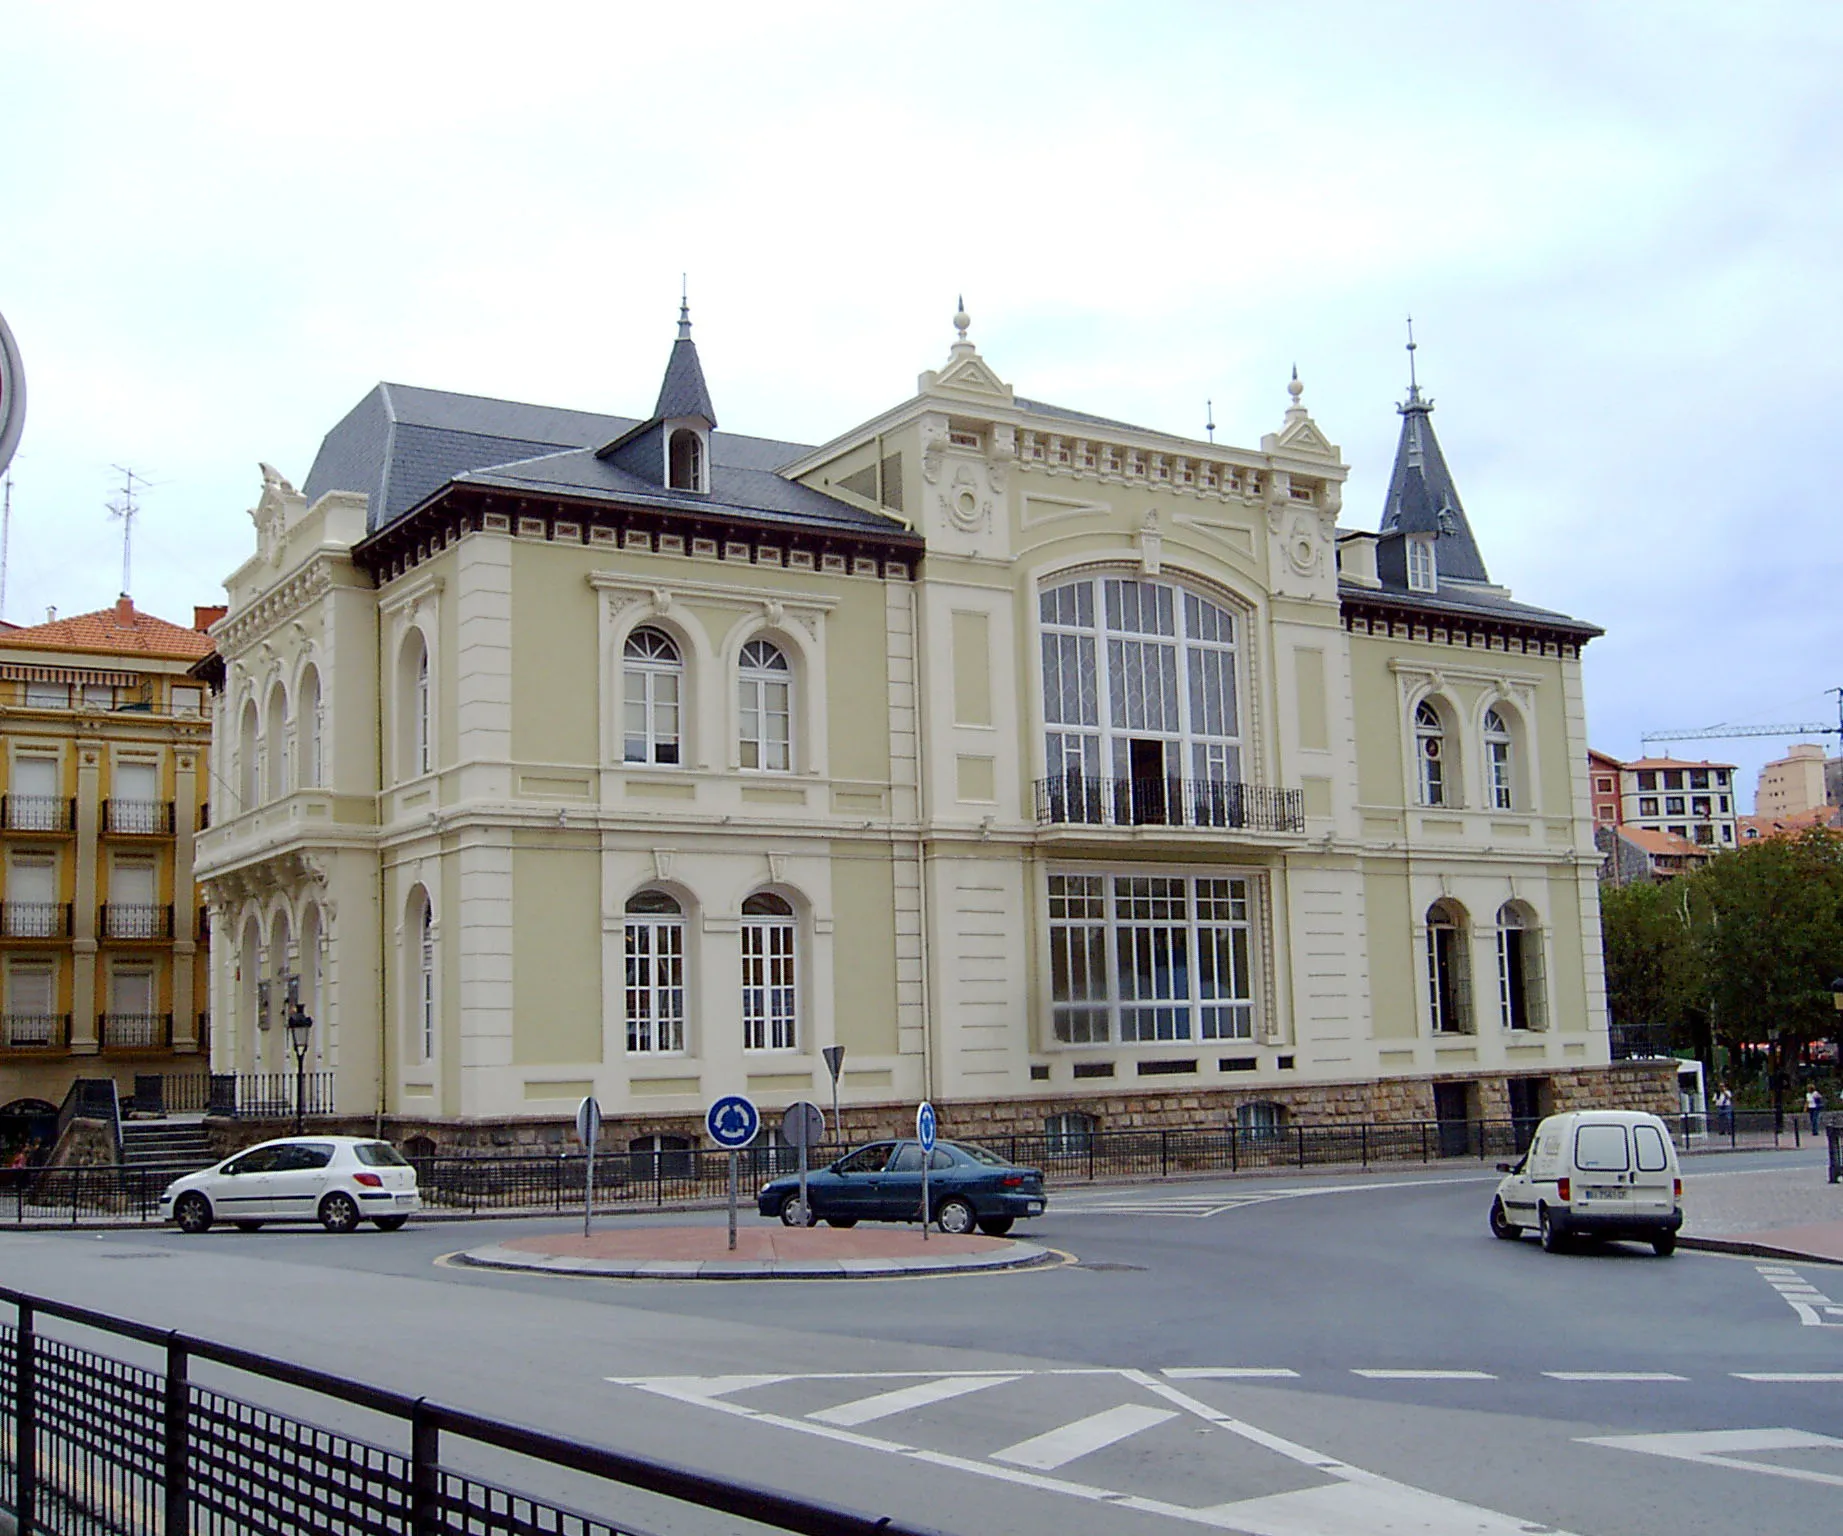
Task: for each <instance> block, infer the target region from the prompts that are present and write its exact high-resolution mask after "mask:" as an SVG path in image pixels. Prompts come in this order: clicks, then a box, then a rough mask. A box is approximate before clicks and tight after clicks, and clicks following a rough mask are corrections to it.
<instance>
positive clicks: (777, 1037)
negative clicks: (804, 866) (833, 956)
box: [742, 891, 799, 1051]
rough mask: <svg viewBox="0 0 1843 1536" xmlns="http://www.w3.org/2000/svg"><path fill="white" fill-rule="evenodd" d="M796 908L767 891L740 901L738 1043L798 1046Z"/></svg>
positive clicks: (753, 1046) (750, 1046)
mask: <svg viewBox="0 0 1843 1536" xmlns="http://www.w3.org/2000/svg"><path fill="white" fill-rule="evenodd" d="M794 938H795V934H794V909H793V908H792V907H791V906H790V905H788V903H787V901H786V900H785V899H784V898H782V897H780V896H776V895H774V894H773V893H772V892H769V891H758V892H757V893H756V894H755V895H753V896H751V897H749V899H748V900H747V901H745V902H743V904H742V1046H743V1049H744V1050H748V1051H791V1050H793V1049H794V1048H795V1047H796V1046H797V1045H798V1044H799V1030H798V1020H797V1017H796V990H795V977H794Z"/></svg>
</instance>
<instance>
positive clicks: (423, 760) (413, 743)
mask: <svg viewBox="0 0 1843 1536" xmlns="http://www.w3.org/2000/svg"><path fill="white" fill-rule="evenodd" d="M397 700H398V706H397V716H398V733H397V734H398V769H399V772H400V774H401V776H402V777H403V778H406V779H414V778H417V777H420V776H421V775H422V774H425V773H428V772H429V771H430V770H431V769H432V768H434V766H435V701H434V698H433V695H432V692H431V689H430V686H429V647H428V642H427V641H425V640H424V639H423V635H422V631H421V630H420V629H411V630H410V632H409V634H408V635H406V636H405V637H404V641H403V651H402V654H401V656H400V657H399V659H398V664H397Z"/></svg>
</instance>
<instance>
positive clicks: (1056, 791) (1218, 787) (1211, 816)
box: [1036, 773, 1305, 832]
mask: <svg viewBox="0 0 1843 1536" xmlns="http://www.w3.org/2000/svg"><path fill="white" fill-rule="evenodd" d="M1036 793H1037V822H1038V824H1039V825H1045V824H1054V823H1062V822H1085V823H1088V824H1090V825H1093V826H1104V827H1149V826H1168V827H1237V828H1246V829H1247V830H1249V831H1253V832H1303V831H1304V830H1305V795H1304V793H1303V791H1300V790H1297V789H1273V788H1270V787H1269V786H1267V785H1265V784H1242V783H1238V782H1235V781H1232V780H1226V779H1132V778H1127V779H1104V778H1090V777H1088V776H1087V775H1086V774H1080V773H1074V774H1058V775H1056V776H1055V777H1052V778H1047V779H1038V780H1037V781H1036Z"/></svg>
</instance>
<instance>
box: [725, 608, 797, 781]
mask: <svg viewBox="0 0 1843 1536" xmlns="http://www.w3.org/2000/svg"><path fill="white" fill-rule="evenodd" d="M777 728H778V734H777ZM736 747H737V754H738V760H739V762H740V764H741V766H742V768H743V770H744V771H745V772H750V773H792V772H793V668H792V667H791V666H790V665H789V664H788V660H787V653H786V652H785V651H783V650H782V649H781V648H780V647H779V646H778V645H776V644H775V643H774V642H773V641H772V640H769V639H766V638H757V639H754V640H751V641H750V642H749V643H748V644H747V645H745V646H743V648H742V650H741V652H740V654H739V656H738V663H737V672H736Z"/></svg>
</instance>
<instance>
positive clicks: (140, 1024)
mask: <svg viewBox="0 0 1843 1536" xmlns="http://www.w3.org/2000/svg"><path fill="white" fill-rule="evenodd" d="M96 1038H97V1040H98V1041H99V1042H100V1043H101V1045H102V1048H103V1049H104V1050H105V1051H163V1050H165V1049H166V1048H167V1047H168V1046H169V1045H171V1044H172V1043H173V1016H172V1014H170V1013H99V1014H97V1015H96Z"/></svg>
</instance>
